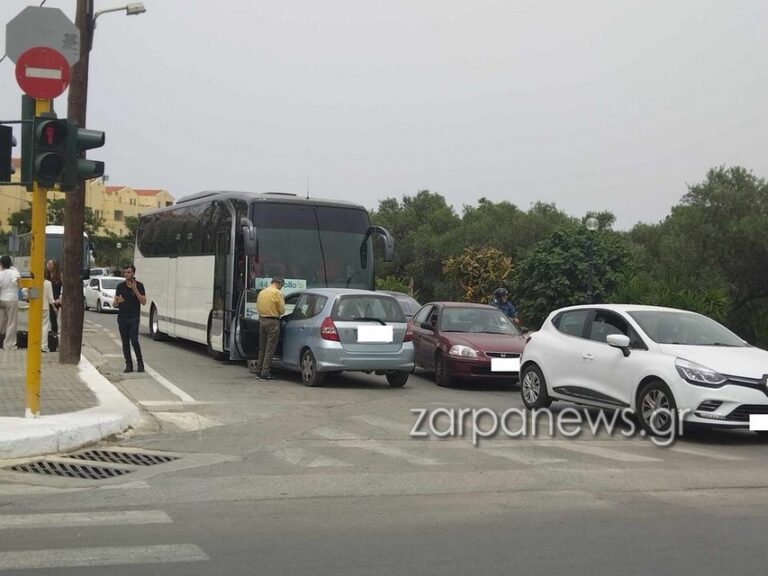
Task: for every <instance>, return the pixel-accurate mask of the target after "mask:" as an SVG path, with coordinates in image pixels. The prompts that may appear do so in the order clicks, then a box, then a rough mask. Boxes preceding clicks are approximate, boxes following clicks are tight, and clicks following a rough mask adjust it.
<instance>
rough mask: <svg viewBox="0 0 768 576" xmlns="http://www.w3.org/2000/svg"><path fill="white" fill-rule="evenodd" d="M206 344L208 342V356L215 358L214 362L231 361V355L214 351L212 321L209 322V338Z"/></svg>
mask: <svg viewBox="0 0 768 576" xmlns="http://www.w3.org/2000/svg"><path fill="white" fill-rule="evenodd" d="M206 342H208V356H210V357H211V358H213V359H214V360H219V361H220V362H221V361H224V360H229V355H228V354H227V353H226V352H219V351H218V350H214V349H213V346H211V321H210V320H208V337H207V338H206Z"/></svg>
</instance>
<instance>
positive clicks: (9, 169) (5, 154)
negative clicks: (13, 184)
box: [0, 124, 16, 182]
mask: <svg viewBox="0 0 768 576" xmlns="http://www.w3.org/2000/svg"><path fill="white" fill-rule="evenodd" d="M14 146H16V138H15V137H14V135H13V128H11V127H10V126H5V125H4V124H0V182H10V181H11V174H13V173H14V169H13V164H12V161H11V158H12V157H13V154H12V149H13V147H14Z"/></svg>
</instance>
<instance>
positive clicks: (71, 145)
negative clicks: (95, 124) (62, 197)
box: [61, 120, 106, 192]
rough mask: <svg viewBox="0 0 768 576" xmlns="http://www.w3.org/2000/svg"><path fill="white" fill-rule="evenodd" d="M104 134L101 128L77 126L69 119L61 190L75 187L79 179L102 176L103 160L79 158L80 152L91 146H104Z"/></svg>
mask: <svg viewBox="0 0 768 576" xmlns="http://www.w3.org/2000/svg"><path fill="white" fill-rule="evenodd" d="M105 141H106V136H105V135H104V132H102V131H101V130H89V129H87V128H78V126H77V122H75V121H74V120H70V121H69V123H68V131H67V144H66V166H65V168H64V177H63V179H62V182H61V190H62V191H63V192H71V191H72V190H76V189H77V183H78V182H80V181H81V180H90V179H91V178H98V177H99V176H104V162H101V161H99V160H86V159H85V158H80V153H81V152H85V151H86V150H91V149H92V148H101V147H102V146H104V142H105Z"/></svg>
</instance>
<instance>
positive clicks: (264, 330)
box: [254, 276, 285, 380]
mask: <svg viewBox="0 0 768 576" xmlns="http://www.w3.org/2000/svg"><path fill="white" fill-rule="evenodd" d="M283 284H285V280H283V278H282V277H280V276H275V277H273V278H272V283H271V284H270V285H269V286H267V287H266V288H264V289H263V290H262V291H261V292H259V296H258V297H257V298H256V310H257V311H258V313H259V359H258V360H257V361H256V369H255V370H254V371H255V372H256V374H257V376H256V379H257V380H274V378H272V374H270V372H269V369H270V368H271V366H272V358H273V357H274V355H275V349H276V348H277V339H278V337H279V336H280V316H282V315H283V314H284V313H285V299H284V298H283V294H282V292H280V289H281V288H282V287H283Z"/></svg>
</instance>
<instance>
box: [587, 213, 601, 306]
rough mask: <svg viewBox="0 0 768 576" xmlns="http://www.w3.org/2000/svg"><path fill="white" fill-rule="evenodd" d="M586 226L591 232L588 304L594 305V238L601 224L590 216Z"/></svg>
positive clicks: (588, 237)
mask: <svg viewBox="0 0 768 576" xmlns="http://www.w3.org/2000/svg"><path fill="white" fill-rule="evenodd" d="M584 226H585V227H586V228H587V230H588V231H589V234H588V236H587V260H588V262H589V275H588V277H587V304H592V303H594V301H595V295H594V294H593V292H592V273H593V270H592V269H593V267H594V256H593V254H592V236H593V235H594V233H595V232H596V231H597V229H598V228H600V222H599V221H598V219H597V218H594V217H592V216H590V217H589V218H587V220H586V222H584Z"/></svg>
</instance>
